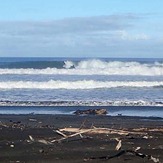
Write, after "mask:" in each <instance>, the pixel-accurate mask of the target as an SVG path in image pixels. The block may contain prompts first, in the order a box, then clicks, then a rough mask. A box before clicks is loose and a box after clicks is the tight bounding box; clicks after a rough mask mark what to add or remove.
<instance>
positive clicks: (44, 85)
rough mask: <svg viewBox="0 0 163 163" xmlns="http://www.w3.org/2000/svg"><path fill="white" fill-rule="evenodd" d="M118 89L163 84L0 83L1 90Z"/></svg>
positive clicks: (158, 86)
mask: <svg viewBox="0 0 163 163" xmlns="http://www.w3.org/2000/svg"><path fill="white" fill-rule="evenodd" d="M117 87H136V88H142V87H157V88H162V87H163V81H161V82H157V81H155V82H148V81H137V82H132V81H127V82H122V81H108V82H102V81H94V80H81V81H60V80H57V81H54V80H50V81H47V82H36V81H35V82H31V81H8V82H0V89H103V88H117Z"/></svg>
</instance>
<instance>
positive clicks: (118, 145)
mask: <svg viewBox="0 0 163 163" xmlns="http://www.w3.org/2000/svg"><path fill="white" fill-rule="evenodd" d="M115 140H116V141H118V144H117V146H116V147H115V150H116V151H119V150H120V149H121V146H122V140H119V139H117V138H116V139H115Z"/></svg>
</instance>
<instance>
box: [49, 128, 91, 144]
mask: <svg viewBox="0 0 163 163" xmlns="http://www.w3.org/2000/svg"><path fill="white" fill-rule="evenodd" d="M91 130H93V129H86V130H81V131H79V132H77V133H75V134H71V135H68V136H66V135H65V134H63V133H62V132H61V131H62V130H60V131H59V132H60V133H62V134H60V135H62V136H63V135H65V136H63V138H60V139H57V140H52V141H51V143H54V142H61V141H63V140H66V139H69V138H72V137H75V136H78V135H79V136H80V137H81V138H82V137H83V136H82V135H81V134H84V133H87V132H90V131H91Z"/></svg>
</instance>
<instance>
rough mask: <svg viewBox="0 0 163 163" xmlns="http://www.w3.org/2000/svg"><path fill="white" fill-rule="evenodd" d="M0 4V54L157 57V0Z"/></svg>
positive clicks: (162, 30) (160, 49)
mask: <svg viewBox="0 0 163 163" xmlns="http://www.w3.org/2000/svg"><path fill="white" fill-rule="evenodd" d="M0 2H1V3H0V56H4V57H7V56H9V57H21V56H22V57H23V56H24V57H27V56H29V57H31V56H33V57H35V56H36V57H37V56H40V57H48V56H49V57H161V58H162V57H163V1H162V0H136V1H134V0H82V1H78V0H0Z"/></svg>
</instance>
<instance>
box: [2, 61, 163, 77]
mask: <svg viewBox="0 0 163 163" xmlns="http://www.w3.org/2000/svg"><path fill="white" fill-rule="evenodd" d="M0 74H19V75H22V74H28V75H36V74H42V75H140V76H162V75H163V65H162V64H161V63H158V62H156V63H154V64H141V63H138V62H119V61H112V62H105V61H101V60H87V61H81V62H79V63H78V64H76V63H73V62H72V61H66V62H65V65H64V68H62V69H57V68H46V69H32V68H27V69H7V68H6V69H0Z"/></svg>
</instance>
